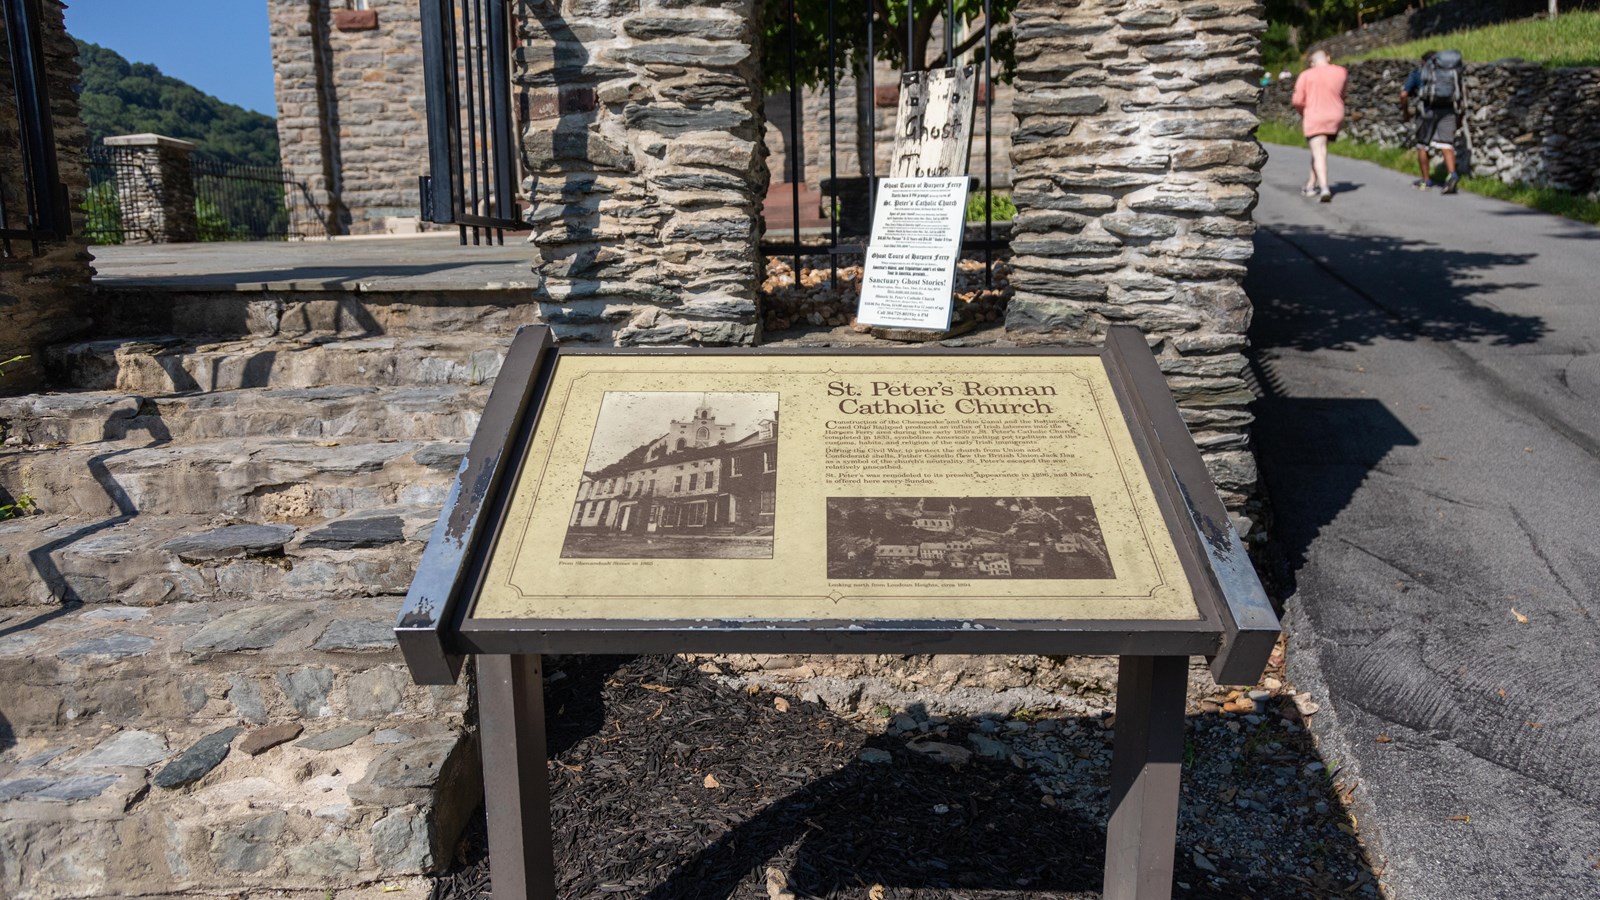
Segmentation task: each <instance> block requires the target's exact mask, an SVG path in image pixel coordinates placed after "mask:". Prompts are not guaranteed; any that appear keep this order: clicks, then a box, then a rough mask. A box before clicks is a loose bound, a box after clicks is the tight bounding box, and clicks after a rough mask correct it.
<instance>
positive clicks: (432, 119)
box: [420, 0, 553, 244]
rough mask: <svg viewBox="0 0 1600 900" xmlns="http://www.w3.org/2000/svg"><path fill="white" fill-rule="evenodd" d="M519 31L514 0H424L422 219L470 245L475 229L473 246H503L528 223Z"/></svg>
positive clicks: (525, 227)
mask: <svg viewBox="0 0 1600 900" xmlns="http://www.w3.org/2000/svg"><path fill="white" fill-rule="evenodd" d="M551 9H553V7H551ZM512 31H513V22H512V17H511V7H510V4H508V3H507V0H422V58H423V85H424V88H425V90H426V92H427V99H428V174H427V175H424V176H422V177H421V184H420V189H421V195H422V210H421V212H422V218H423V219H424V220H426V221H429V222H437V223H439V224H442V225H455V226H457V227H458V228H460V230H461V243H463V244H465V243H466V242H467V236H468V234H469V232H470V234H471V237H472V242H473V243H474V244H477V243H480V242H481V241H485V240H486V241H487V242H488V243H491V244H494V243H501V244H503V243H505V232H506V231H508V230H511V231H519V230H525V229H527V227H528V225H527V224H526V223H525V222H523V221H522V218H521V216H520V215H519V213H518V209H517V181H518V175H519V170H520V164H519V160H518V158H517V154H518V145H517V138H516V128H515V124H514V122H513V110H512V106H511V103H512V95H511V34H512Z"/></svg>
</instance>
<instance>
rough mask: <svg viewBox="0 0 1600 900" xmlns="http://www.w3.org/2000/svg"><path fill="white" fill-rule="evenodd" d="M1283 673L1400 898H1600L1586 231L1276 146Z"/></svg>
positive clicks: (1599, 708) (1273, 239)
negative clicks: (1302, 701) (1346, 785)
mask: <svg viewBox="0 0 1600 900" xmlns="http://www.w3.org/2000/svg"><path fill="white" fill-rule="evenodd" d="M1269 150H1270V151H1271V154H1272V156H1271V160H1270V161H1269V163H1268V165H1267V168H1266V172H1265V182H1264V184H1263V185H1262V192H1261V194H1262V198H1261V205H1260V208H1259V209H1258V210H1257V218H1258V219H1259V221H1260V222H1261V224H1262V229H1261V232H1260V233H1259V235H1258V237H1257V239H1256V248H1257V257H1256V259H1255V260H1254V261H1253V262H1252V264H1251V274H1250V277H1249V279H1248V282H1247V288H1248V290H1249V292H1250V295H1251V297H1252V298H1253V299H1254V300H1255V303H1256V310H1257V312H1256V323H1255V326H1254V329H1253V332H1252V339H1253V342H1254V345H1255V348H1256V350H1255V355H1256V358H1257V363H1258V366H1257V375H1258V377H1259V378H1260V380H1261V382H1262V387H1263V389H1264V390H1265V391H1266V394H1267V396H1266V397H1265V399H1263V400H1262V401H1261V402H1260V404H1259V406H1258V412H1259V414H1260V417H1261V419H1260V422H1259V425H1258V430H1257V435H1258V438H1259V442H1260V448H1261V452H1262V462H1263V471H1264V474H1265V479H1266V484H1267V486H1268V489H1269V490H1270V492H1271V495H1272V498H1273V500H1274V503H1275V506H1276V508H1277V513H1278V523H1277V526H1276V533H1277V536H1278V537H1279V538H1280V539H1281V540H1282V541H1283V542H1284V546H1285V547H1286V550H1287V555H1288V560H1287V563H1288V565H1287V569H1288V570H1289V572H1291V573H1292V581H1293V586H1294V592H1293V596H1292V598H1291V600H1290V604H1289V605H1290V615H1289V624H1290V628H1291V632H1292V640H1291V647H1292V651H1291V675H1292V676H1293V677H1294V678H1295V679H1296V681H1297V682H1298V684H1299V686H1300V687H1302V688H1309V689H1311V690H1312V691H1313V692H1314V694H1315V695H1316V696H1317V697H1318V698H1319V699H1322V698H1329V699H1325V700H1323V712H1321V713H1320V714H1319V715H1318V716H1317V717H1316V723H1315V725H1316V727H1315V731H1316V732H1317V734H1318V736H1319V738H1320V740H1321V742H1322V744H1321V746H1322V752H1323V756H1324V758H1325V759H1327V760H1328V761H1329V763H1330V764H1336V765H1339V766H1341V767H1344V768H1345V770H1346V771H1347V773H1350V774H1353V775H1354V776H1355V780H1356V783H1358V784H1359V788H1358V789H1357V791H1356V794H1355V797H1356V802H1357V808H1356V811H1357V814H1358V816H1359V817H1360V822H1361V826H1362V831H1363V834H1364V836H1365V837H1366V838H1367V840H1368V842H1369V845H1370V846H1372V847H1373V849H1374V857H1375V858H1374V863H1375V865H1377V866H1380V867H1382V869H1383V876H1384V880H1385V882H1386V884H1387V886H1388V887H1389V889H1390V894H1389V896H1391V897H1393V898H1396V900H1423V898H1444V900H1466V898H1474V900H1476V898H1502V897H1504V898H1532V897H1551V898H1556V897H1560V898H1579V897H1600V229H1596V228H1592V227H1589V226H1586V225H1581V224H1577V223H1572V222H1568V221H1566V220H1562V219H1557V218H1554V217H1550V216H1546V215H1543V214H1539V213H1535V212H1531V211H1528V210H1524V209H1522V208H1520V207H1515V206H1511V205H1508V204H1503V203H1499V202H1496V201H1492V200H1486V199H1482V198H1479V197H1475V196H1471V195H1467V194H1462V195H1459V196H1455V197H1445V196H1440V195H1438V194H1421V193H1418V192H1416V191H1414V190H1412V189H1411V188H1410V187H1409V182H1410V178H1409V177H1407V176H1404V175H1400V174H1397V173H1393V172H1389V171H1386V170H1384V169H1381V168H1379V167H1377V166H1373V165H1369V164H1364V163H1356V162H1352V161H1349V160H1343V159H1339V158H1335V159H1334V160H1333V161H1332V170H1333V171H1332V174H1333V178H1334V181H1335V183H1336V188H1335V190H1336V195H1335V199H1334V202H1333V203H1331V204H1318V203H1312V202H1306V201H1305V200H1303V199H1302V198H1301V197H1300V196H1299V195H1298V188H1299V186H1300V184H1301V183H1302V182H1303V181H1304V178H1305V175H1304V170H1305V166H1306V165H1307V154H1306V153H1305V152H1304V151H1301V150H1296V149H1289V148H1282V147H1269Z"/></svg>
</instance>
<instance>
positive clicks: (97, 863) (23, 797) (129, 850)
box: [0, 716, 482, 900]
mask: <svg viewBox="0 0 1600 900" xmlns="http://www.w3.org/2000/svg"><path fill="white" fill-rule="evenodd" d="M302 729H303V730H302ZM481 784H482V781H481V765H480V763H479V760H478V752H477V747H476V736H475V734H474V733H473V732H471V731H470V730H468V729H466V728H464V727H463V726H462V723H461V720H460V717H459V716H452V717H440V718H438V719H421V718H411V719H397V718H394V717H384V718H377V719H374V718H356V719H346V720H340V721H337V722H329V723H327V724H323V723H300V722H292V723H291V722H276V723H273V724H270V725H260V726H257V725H251V724H248V723H241V722H237V721H235V722H232V723H225V722H205V723H185V722H183V720H182V719H181V718H174V719H171V720H169V721H164V722H162V723H159V724H153V725H149V726H146V727H143V728H138V729H118V728H115V727H107V726H105V725H103V724H102V723H96V722H82V723H73V724H70V725H67V726H64V727H62V728H59V729H55V730H53V731H50V732H47V733H39V734H32V735H28V736H24V737H22V738H20V739H19V741H18V743H17V745H16V746H14V747H11V748H10V749H9V750H7V751H6V752H4V753H3V754H0V858H4V859H6V860H7V864H5V865H0V896H5V897H11V898H17V900H29V898H45V897H85V896H93V897H132V896H147V895H149V896H156V895H159V896H171V895H172V894H173V893H175V892H210V891H225V892H226V893H227V895H228V896H239V895H241V894H240V892H241V891H243V892H245V893H249V889H250V888H263V889H270V890H272V891H273V892H274V895H276V893H275V892H277V891H282V890H294V889H300V890H306V889H314V890H316V891H319V892H320V891H327V893H328V894H329V895H331V894H332V893H334V892H333V891H332V890H329V887H330V885H332V886H348V885H355V884H360V883H363V882H371V881H376V880H379V879H384V878H393V877H396V876H400V875H406V874H413V873H420V872H426V871H431V870H434V869H438V868H442V867H443V866H445V865H448V864H449V862H450V860H451V858H452V855H453V850H454V847H455V842H456V841H457V840H458V839H459V835H460V833H461V830H462V828H463V826H464V824H465V822H466V820H467V817H468V815H470V813H471V811H472V808H473V806H474V805H475V804H476V803H477V802H478V800H479V798H480V797H481ZM318 896H321V894H320V893H319V894H318Z"/></svg>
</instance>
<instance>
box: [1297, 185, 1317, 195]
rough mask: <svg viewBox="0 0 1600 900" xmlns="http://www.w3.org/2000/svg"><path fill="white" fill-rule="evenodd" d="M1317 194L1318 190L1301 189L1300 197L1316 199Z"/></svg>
mask: <svg viewBox="0 0 1600 900" xmlns="http://www.w3.org/2000/svg"><path fill="white" fill-rule="evenodd" d="M1317 193H1318V192H1317V189H1316V188H1314V187H1303V188H1301V189H1300V196H1302V197H1315V196H1316V195H1317Z"/></svg>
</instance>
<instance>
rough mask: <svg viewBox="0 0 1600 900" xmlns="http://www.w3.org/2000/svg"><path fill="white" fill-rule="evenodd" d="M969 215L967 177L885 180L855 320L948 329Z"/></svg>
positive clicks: (873, 217)
mask: <svg viewBox="0 0 1600 900" xmlns="http://www.w3.org/2000/svg"><path fill="white" fill-rule="evenodd" d="M966 214H967V179H965V178H911V179H892V178H891V179H888V180H885V181H884V182H882V184H881V185H879V188H878V208H877V209H876V210H875V211H874V212H873V216H872V240H871V242H870V243H869V244H868V245H867V263H866V269H865V271H864V272H863V274H862V276H861V304H860V307H859V309H858V310H857V312H856V321H858V322H861V323H863V324H866V325H886V326H892V327H896V328H916V329H926V330H932V331H943V330H944V329H946V328H949V327H950V311H951V302H952V301H951V297H952V291H953V289H954V288H955V276H956V259H957V258H958V257H959V256H960V254H961V236H962V235H961V231H962V228H963V227H964V226H965V224H966Z"/></svg>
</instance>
